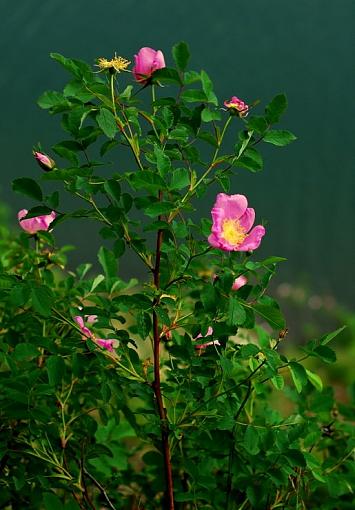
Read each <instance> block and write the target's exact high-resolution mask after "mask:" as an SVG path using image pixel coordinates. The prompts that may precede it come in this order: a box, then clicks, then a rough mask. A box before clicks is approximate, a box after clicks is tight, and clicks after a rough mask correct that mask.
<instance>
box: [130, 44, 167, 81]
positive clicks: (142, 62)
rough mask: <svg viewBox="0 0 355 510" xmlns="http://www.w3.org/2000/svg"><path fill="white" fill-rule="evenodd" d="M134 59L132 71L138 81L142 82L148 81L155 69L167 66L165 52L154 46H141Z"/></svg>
mask: <svg viewBox="0 0 355 510" xmlns="http://www.w3.org/2000/svg"><path fill="white" fill-rule="evenodd" d="M134 60H135V66H134V67H133V69H132V72H133V75H134V78H135V79H136V81H138V82H140V83H146V82H147V81H148V79H149V78H150V77H151V75H152V74H153V72H154V71H156V70H157V69H161V68H163V67H165V60H164V55H163V53H162V52H161V51H160V50H158V51H156V50H154V49H153V48H148V47H144V48H141V49H140V50H139V52H138V53H137V55H134Z"/></svg>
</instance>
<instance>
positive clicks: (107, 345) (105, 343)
mask: <svg viewBox="0 0 355 510" xmlns="http://www.w3.org/2000/svg"><path fill="white" fill-rule="evenodd" d="M73 319H74V321H75V322H76V323H77V325H78V326H79V328H80V331H81V332H82V334H83V336H82V339H83V340H86V339H87V338H90V339H91V340H92V341H93V342H95V343H96V344H98V345H99V346H100V347H103V348H104V349H107V350H108V351H110V352H113V344H114V343H115V340H112V339H108V340H105V339H104V338H96V337H95V335H94V333H93V332H92V331H90V329H89V328H88V327H87V326H85V323H84V319H83V318H82V317H81V316H80V315H77V316H76V317H74V318H73ZM85 319H86V321H87V322H88V323H89V324H92V323H93V322H96V320H97V315H85Z"/></svg>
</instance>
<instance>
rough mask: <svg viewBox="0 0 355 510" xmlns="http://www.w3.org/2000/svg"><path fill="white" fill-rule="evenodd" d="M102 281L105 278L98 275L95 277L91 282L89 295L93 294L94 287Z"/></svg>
mask: <svg viewBox="0 0 355 510" xmlns="http://www.w3.org/2000/svg"><path fill="white" fill-rule="evenodd" d="M104 280H105V277H104V275H103V274H98V275H97V276H95V278H94V281H93V282H92V285H91V289H90V293H91V292H94V290H95V289H96V287H98V286H99V285H100V283H102V282H103V281H104Z"/></svg>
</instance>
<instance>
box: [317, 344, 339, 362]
mask: <svg viewBox="0 0 355 510" xmlns="http://www.w3.org/2000/svg"><path fill="white" fill-rule="evenodd" d="M313 353H314V354H316V356H318V358H320V359H321V360H323V361H325V362H326V363H335V361H336V360H337V356H336V354H335V352H334V351H333V349H331V348H330V347H328V346H327V345H319V346H318V347H316V348H315V349H314V350H313Z"/></svg>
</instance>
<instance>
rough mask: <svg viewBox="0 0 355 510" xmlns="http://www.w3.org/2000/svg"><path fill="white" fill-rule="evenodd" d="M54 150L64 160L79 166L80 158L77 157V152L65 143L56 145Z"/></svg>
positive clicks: (53, 147)
mask: <svg viewBox="0 0 355 510" xmlns="http://www.w3.org/2000/svg"><path fill="white" fill-rule="evenodd" d="M52 150H53V151H54V152H55V153H56V154H58V155H59V156H61V157H62V158H64V159H67V160H68V161H70V162H71V163H73V165H75V166H77V165H79V159H78V156H77V155H76V152H75V151H73V150H71V149H69V148H68V147H67V146H65V145H64V144H63V143H57V144H56V145H53V146H52ZM59 172H60V170H59ZM50 174H52V172H50ZM48 175H49V174H48Z"/></svg>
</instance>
